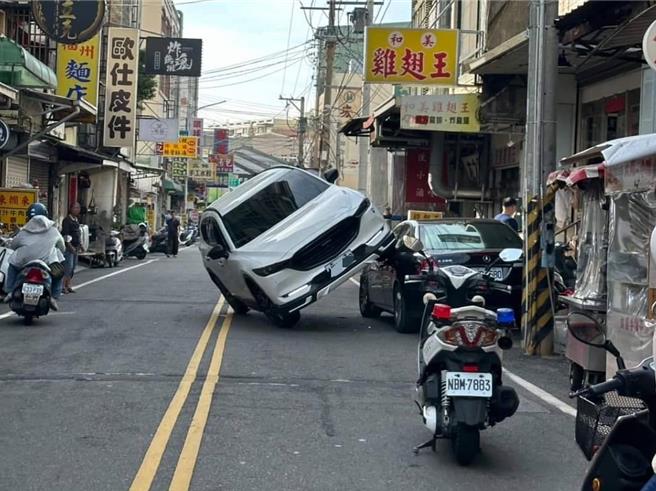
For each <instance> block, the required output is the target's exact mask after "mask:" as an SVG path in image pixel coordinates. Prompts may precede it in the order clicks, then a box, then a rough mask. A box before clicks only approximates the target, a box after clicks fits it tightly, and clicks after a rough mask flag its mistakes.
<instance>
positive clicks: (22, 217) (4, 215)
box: [0, 188, 38, 231]
mask: <svg viewBox="0 0 656 491" xmlns="http://www.w3.org/2000/svg"><path fill="white" fill-rule="evenodd" d="M37 192H38V190H37V189H15V188H0V222H2V223H4V224H5V226H6V227H7V228H8V230H11V231H13V230H16V229H17V228H18V227H22V226H23V225H25V224H26V223H27V216H26V212H27V209H28V208H29V207H30V205H31V204H33V203H36V201H37V198H38V197H37Z"/></svg>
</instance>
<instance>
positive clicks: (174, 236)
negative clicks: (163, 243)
mask: <svg viewBox="0 0 656 491" xmlns="http://www.w3.org/2000/svg"><path fill="white" fill-rule="evenodd" d="M179 230H180V220H178V217H176V216H175V212H173V211H172V212H171V218H169V220H168V222H166V231H167V234H168V254H166V257H169V256H171V255H173V257H177V256H178V245H179V244H180V234H179Z"/></svg>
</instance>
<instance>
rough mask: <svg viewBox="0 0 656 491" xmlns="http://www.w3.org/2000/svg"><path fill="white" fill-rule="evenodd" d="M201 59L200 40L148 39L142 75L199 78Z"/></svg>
mask: <svg viewBox="0 0 656 491" xmlns="http://www.w3.org/2000/svg"><path fill="white" fill-rule="evenodd" d="M202 58H203V40H202V39H186V38H184V39H183V38H156V37H148V38H146V61H145V70H144V73H147V74H149V75H181V76H184V77H200V65H201V61H202Z"/></svg>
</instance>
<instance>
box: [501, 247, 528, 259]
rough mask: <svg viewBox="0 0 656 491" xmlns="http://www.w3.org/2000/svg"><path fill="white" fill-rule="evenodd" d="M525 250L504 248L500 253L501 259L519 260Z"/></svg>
mask: <svg viewBox="0 0 656 491" xmlns="http://www.w3.org/2000/svg"><path fill="white" fill-rule="evenodd" d="M523 254H524V253H523V251H522V250H521V249H511V248H508V249H504V250H502V251H501V252H500V253H499V259H501V260H502V261H503V262H504V263H513V262H515V261H519V260H520V259H521V257H522V255H523Z"/></svg>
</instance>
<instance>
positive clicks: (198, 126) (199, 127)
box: [191, 118, 203, 138]
mask: <svg viewBox="0 0 656 491" xmlns="http://www.w3.org/2000/svg"><path fill="white" fill-rule="evenodd" d="M191 136H197V137H198V138H200V137H201V136H203V120H202V118H194V120H193V121H192V123H191Z"/></svg>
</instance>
